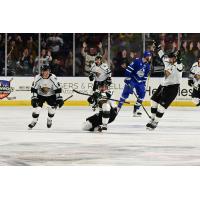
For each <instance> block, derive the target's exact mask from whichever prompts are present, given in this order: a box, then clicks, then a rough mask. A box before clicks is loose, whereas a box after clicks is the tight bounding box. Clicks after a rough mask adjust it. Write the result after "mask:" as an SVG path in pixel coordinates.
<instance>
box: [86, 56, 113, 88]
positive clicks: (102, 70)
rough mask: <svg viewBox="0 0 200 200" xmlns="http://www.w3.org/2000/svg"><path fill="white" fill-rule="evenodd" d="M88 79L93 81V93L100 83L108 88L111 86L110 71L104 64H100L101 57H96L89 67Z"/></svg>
mask: <svg viewBox="0 0 200 200" xmlns="http://www.w3.org/2000/svg"><path fill="white" fill-rule="evenodd" d="M89 79H90V81H94V86H93V91H95V90H96V89H97V88H98V85H99V84H100V83H101V82H105V83H106V84H107V85H108V86H110V85H111V83H112V80H111V70H110V68H109V67H108V65H107V64H106V63H103V62H102V56H96V58H95V62H94V63H93V64H92V66H91V70H90V74H89Z"/></svg>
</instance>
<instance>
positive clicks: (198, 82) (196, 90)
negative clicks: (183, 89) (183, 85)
mask: <svg viewBox="0 0 200 200" xmlns="http://www.w3.org/2000/svg"><path fill="white" fill-rule="evenodd" d="M188 85H189V86H191V87H193V91H192V100H193V102H194V103H195V105H196V106H200V57H199V58H198V61H197V62H195V63H194V64H193V65H192V67H191V69H190V74H189V79H188Z"/></svg>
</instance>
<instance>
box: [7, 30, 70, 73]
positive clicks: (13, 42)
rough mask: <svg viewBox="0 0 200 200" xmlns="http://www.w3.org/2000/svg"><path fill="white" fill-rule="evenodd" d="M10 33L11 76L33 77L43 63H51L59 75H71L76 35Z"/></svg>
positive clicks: (9, 66)
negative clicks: (39, 40)
mask: <svg viewBox="0 0 200 200" xmlns="http://www.w3.org/2000/svg"><path fill="white" fill-rule="evenodd" d="M38 38H39V35H38V34H8V51H7V66H8V75H9V76H33V75H36V74H37V73H39V71H40V66H41V65H43V64H48V65H50V67H51V69H52V72H53V73H55V74H57V75H58V76H72V67H73V55H72V49H73V34H56V33H52V34H51V33H49V34H41V46H40V49H41V50H40V56H38V53H39V42H38Z"/></svg>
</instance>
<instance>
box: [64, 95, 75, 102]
mask: <svg viewBox="0 0 200 200" xmlns="http://www.w3.org/2000/svg"><path fill="white" fill-rule="evenodd" d="M72 97H73V94H72V95H70V96H69V97H67V98H66V99H64V102H65V101H67V100H68V99H71V98H72Z"/></svg>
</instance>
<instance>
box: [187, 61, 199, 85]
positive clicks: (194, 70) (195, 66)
mask: <svg viewBox="0 0 200 200" xmlns="http://www.w3.org/2000/svg"><path fill="white" fill-rule="evenodd" d="M195 75H200V66H199V65H198V62H195V63H194V64H193V65H192V67H191V69H190V74H189V79H191V80H193V82H194V86H196V85H199V84H200V80H197V79H196V78H195Z"/></svg>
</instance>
